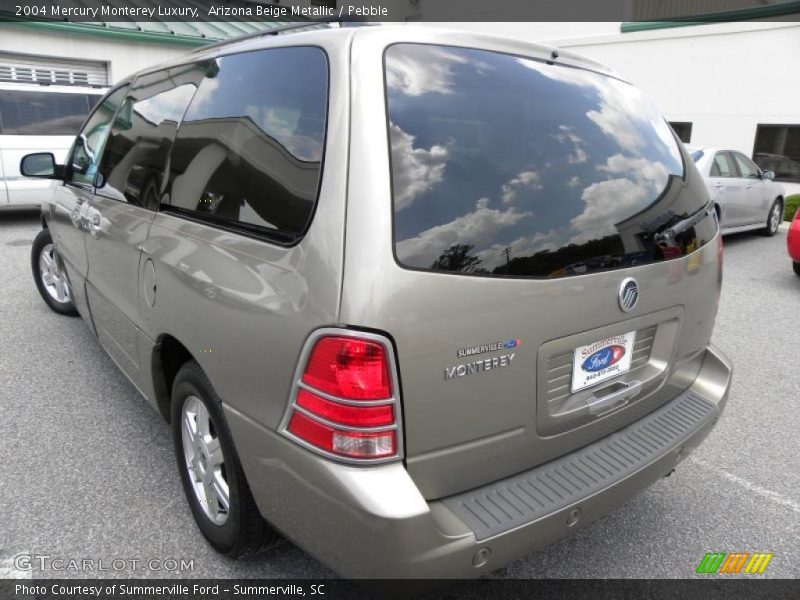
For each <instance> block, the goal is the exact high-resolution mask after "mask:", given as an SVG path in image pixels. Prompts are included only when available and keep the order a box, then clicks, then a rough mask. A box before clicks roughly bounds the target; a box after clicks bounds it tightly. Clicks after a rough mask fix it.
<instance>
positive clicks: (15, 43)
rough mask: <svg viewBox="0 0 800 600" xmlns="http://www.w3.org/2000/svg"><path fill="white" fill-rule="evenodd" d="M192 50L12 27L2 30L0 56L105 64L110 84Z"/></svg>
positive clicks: (0, 29)
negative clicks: (30, 55) (10, 55)
mask: <svg viewBox="0 0 800 600" xmlns="http://www.w3.org/2000/svg"><path fill="white" fill-rule="evenodd" d="M190 50H192V48H191V47H187V46H178V45H173V44H157V43H152V42H137V41H131V40H127V39H119V40H117V39H114V38H108V37H100V36H96V35H84V34H73V33H61V32H56V31H50V30H37V29H34V28H32V27H25V26H14V25H9V24H3V25H1V26H0V52H20V53H24V54H36V55H40V56H55V57H61V58H75V59H82V60H97V61H106V62H108V63H109V77H110V81H111V83H116V82H117V81H119V80H120V79H123V78H124V77H126V76H127V75H130V74H131V73H135V72H136V71H139V70H140V69H144V68H145V67H149V66H151V65H154V64H156V63H160V62H163V61H165V60H169V59H170V58H173V57H175V56H179V55H181V54H185V53H187V52H189V51H190Z"/></svg>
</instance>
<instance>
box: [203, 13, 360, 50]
mask: <svg viewBox="0 0 800 600" xmlns="http://www.w3.org/2000/svg"><path fill="white" fill-rule="evenodd" d="M334 23H338V24H339V26H340V27H350V26H358V25H369V24H370V23H366V22H363V21H354V20H345V19H339V18H333V19H315V20H313V21H304V22H301V23H287V24H286V25H280V26H278V27H272V28H271V29H262V30H260V31H254V32H253V33H246V34H244V35H240V36H237V37H232V38H230V39H227V40H222V41H219V42H215V43H213V44H208V45H207V46H200V47H199V48H196V49H194V50H192V51H191V52H190V53H189V54H196V53H198V52H204V51H206V50H210V49H213V48H218V47H220V46H227V45H228V44H233V43H236V42H241V41H243V40H249V39H253V38H259V37H265V36H268V35H278V34H279V33H284V32H287V31H295V30H297V29H307V28H308V27H318V26H320V25H332V24H334Z"/></svg>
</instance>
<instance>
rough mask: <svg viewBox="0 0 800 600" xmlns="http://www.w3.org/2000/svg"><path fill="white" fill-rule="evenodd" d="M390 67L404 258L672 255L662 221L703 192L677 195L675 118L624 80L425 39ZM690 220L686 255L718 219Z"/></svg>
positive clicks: (397, 220) (390, 56) (551, 271)
mask: <svg viewBox="0 0 800 600" xmlns="http://www.w3.org/2000/svg"><path fill="white" fill-rule="evenodd" d="M385 76H386V89H387V106H388V118H389V122H388V128H389V138H390V145H391V150H390V157H391V167H392V194H393V203H394V241H395V254H396V257H397V260H398V262H399V263H400V264H401V265H404V266H406V267H411V268H416V269H426V270H434V271H446V272H459V273H472V274H481V275H497V276H531V277H554V276H562V275H572V274H581V273H586V272H588V271H592V270H599V269H609V268H615V267H620V266H626V265H631V264H642V263H646V262H650V261H654V260H660V259H663V258H671V257H674V256H676V255H677V254H676V251H675V248H671V249H670V250H669V251H667V252H665V251H664V249H663V248H662V247H660V246H659V245H658V244H656V243H655V242H654V233H655V232H656V231H658V230H661V229H664V228H665V227H668V226H669V225H671V224H672V223H674V222H677V221H679V220H681V219H682V218H685V217H686V216H688V215H691V214H694V213H696V211H697V210H698V209H699V208H702V207H703V206H704V205H705V201H706V200H707V199H703V198H692V199H689V200H687V199H685V198H683V197H679V190H678V189H677V188H679V187H680V186H679V185H674V184H676V183H681V182H682V178H683V172H684V171H683V161H682V158H681V154H680V151H679V149H678V144H677V142H676V139H675V137H674V135H673V133H672V131H671V129H670V127H669V125H668V124H667V122H666V121H664V119H663V118H662V117H661V116H660V115H659V113H658V112H657V111H656V110H655V109H654V108H653V106H651V105H650V104H649V103H648V102H646V101H645V100H644V99H643V98H642V97H641V96H640V94H639V92H638V91H637V90H636V89H635V88H634V87H632V86H631V85H629V84H627V83H624V82H622V81H619V80H617V79H614V78H611V77H608V76H604V75H600V74H597V73H594V72H590V71H586V70H582V69H577V68H571V67H565V66H557V65H549V64H546V63H544V62H540V61H536V60H531V59H527V58H521V57H518V56H512V55H508V54H501V53H496V52H489V51H484V50H475V49H468V48H456V47H445V46H432V45H421V44H397V45H394V46H391V47H390V48H388V49H387V51H386V55H385ZM673 186H674V188H675V189H674V193H668V192H669V191H670V188H672V187H673ZM666 200H668V202H667V201H666ZM689 233H690V234H691V235H690V236H689V237H691V238H692V239H691V240H689V242H688V243H687V248H682V249H681V251H680V253H679V254H683V253H685V252H687V251H691V250H693V249H695V248H696V247H697V246H698V245H699V242H701V243H705V242H706V241H708V239H710V238H711V237H713V235H714V234H715V230H712V229H710V228H707V231H703V232H702V234H703V235H702V236H701V237H703V239H702V240H695V239H694V238H695V237H696V235H695V234H696V231H694V229H693V230H692V231H691V232H689ZM685 237H686V236H684V238H685Z"/></svg>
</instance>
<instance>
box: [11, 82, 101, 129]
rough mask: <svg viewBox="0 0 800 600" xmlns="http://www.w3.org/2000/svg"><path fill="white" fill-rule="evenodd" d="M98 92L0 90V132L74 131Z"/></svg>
mask: <svg viewBox="0 0 800 600" xmlns="http://www.w3.org/2000/svg"><path fill="white" fill-rule="evenodd" d="M102 97H103V96H102V95H100V94H97V95H95V94H62V93H51V92H41V91H28V90H0V133H2V134H6V135H76V134H77V133H78V131H79V130H80V128H81V125H82V124H83V122H84V121H85V120H86V117H87V115H88V114H89V112H91V110H92V108H94V105H95V104H97V102H98V101H99V100H100V98H102Z"/></svg>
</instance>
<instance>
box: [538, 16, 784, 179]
mask: <svg viewBox="0 0 800 600" xmlns="http://www.w3.org/2000/svg"><path fill="white" fill-rule="evenodd" d="M551 43H553V44H554V45H557V46H561V47H565V48H570V49H571V50H573V51H575V52H579V53H581V54H584V55H586V56H587V57H590V58H593V59H595V60H599V61H601V62H604V63H606V64H608V65H610V66H611V67H612V68H613V69H615V70H616V71H617V72H619V73H620V74H622V75H623V76H624V77H626V78H628V79H629V80H630V81H631V82H632V83H633V84H635V85H636V86H637V87H639V88H640V89H641V90H642V91H643V92H644V93H645V94H646V95H647V96H648V97H649V98H650V99H652V100H653V101H654V102H655V103H656V104H657V106H658V107H659V109H660V110H661V112H662V113H663V114H664V115H665V116H666V117H667V119H668V120H670V121H688V122H691V123H692V124H693V125H692V139H691V143H692V144H693V145H698V146H717V147H723V148H732V149H734V150H739V151H741V152H743V153H744V154H746V155H747V156H751V155H752V153H753V148H754V144H755V135H756V127H757V125H758V124H776V125H800V76H798V75H797V72H798V71H797V65H796V64H795V63H796V59H797V57H800V23H724V24H715V25H703V26H690V27H679V28H672V29H661V30H652V31H645V32H635V33H621V34H619V33H618V34H615V35H612V36H603V37H599V38H598V37H595V38H592V37H589V38H582V39H560V40H558V39H556V40H551ZM782 185H783V186H784V188H786V190H787V192H790V193H800V184H793V183H783V184H782Z"/></svg>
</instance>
